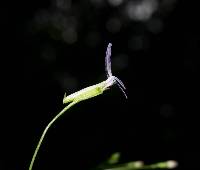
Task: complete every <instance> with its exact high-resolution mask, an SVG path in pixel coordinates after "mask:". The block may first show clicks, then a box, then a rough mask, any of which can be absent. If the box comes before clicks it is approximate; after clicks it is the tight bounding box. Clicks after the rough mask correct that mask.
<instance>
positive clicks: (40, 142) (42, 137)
mask: <svg viewBox="0 0 200 170" xmlns="http://www.w3.org/2000/svg"><path fill="white" fill-rule="evenodd" d="M76 103H78V102H75V101H74V102H72V103H70V104H69V105H68V106H66V107H65V108H64V109H63V110H62V111H60V113H58V114H57V115H56V116H55V117H54V118H53V119H52V120H51V122H49V124H48V125H47V126H46V128H45V129H44V131H43V133H42V136H41V137H40V140H39V142H38V144H37V147H36V149H35V152H34V154H33V157H32V160H31V163H30V165H29V170H32V168H33V164H34V161H35V158H36V156H37V153H38V151H39V149H40V146H41V144H42V141H43V139H44V137H45V135H46V133H47V131H48V129H49V128H50V127H51V125H52V124H53V123H54V122H55V121H56V120H57V119H58V118H59V117H60V116H61V115H63V113H65V111H67V110H68V109H69V108H70V107H72V106H73V105H75V104H76Z"/></svg>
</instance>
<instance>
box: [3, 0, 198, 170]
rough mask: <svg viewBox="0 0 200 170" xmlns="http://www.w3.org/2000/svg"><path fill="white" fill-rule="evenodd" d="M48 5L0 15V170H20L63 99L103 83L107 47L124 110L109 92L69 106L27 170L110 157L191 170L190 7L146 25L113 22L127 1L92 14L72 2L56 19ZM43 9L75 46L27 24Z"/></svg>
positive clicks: (194, 127)
mask: <svg viewBox="0 0 200 170" xmlns="http://www.w3.org/2000/svg"><path fill="white" fill-rule="evenodd" d="M53 2H54V1H48V0H46V1H27V2H23V3H17V2H15V3H14V4H12V6H11V4H7V5H5V7H4V10H3V11H2V15H1V18H2V28H3V31H2V37H5V40H4V39H2V42H3V44H4V45H5V48H3V50H2V52H1V56H2V59H6V61H8V62H7V63H8V64H9V65H8V66H7V67H6V68H5V69H3V74H4V73H5V74H4V77H5V78H6V81H4V82H6V83H5V84H6V87H8V88H5V89H8V90H4V89H3V91H4V92H6V97H5V98H3V97H2V98H3V100H4V101H5V102H6V105H5V109H6V110H4V109H3V108H2V111H1V119H0V120H1V151H0V169H1V170H10V169H13V170H14V169H15V170H18V169H19V170H21V169H28V166H29V163H30V160H31V157H32V154H33V151H34V149H35V147H36V144H37V142H38V140H39V137H40V135H41V133H42V131H43V129H44V128H45V126H46V125H47V123H48V122H49V121H50V120H51V119H52V118H53V117H54V116H55V115H56V113H58V112H59V111H60V110H61V109H62V108H63V107H64V106H63V104H62V98H63V95H64V92H66V93H67V94H70V93H72V92H75V91H77V90H79V89H82V88H84V87H87V86H90V85H93V84H95V83H98V82H101V81H103V80H105V79H106V76H105V71H104V57H105V50H106V46H107V44H108V43H109V42H112V44H113V46H112V63H113V65H112V70H113V74H114V75H115V76H117V77H119V78H120V79H121V80H122V81H123V82H124V84H125V86H126V87H127V90H126V93H127V96H128V100H126V99H125V97H124V96H123V94H122V93H121V92H120V90H119V89H118V88H117V87H116V86H114V87H113V88H111V89H110V90H109V91H106V92H105V93H104V94H103V95H100V96H98V97H96V98H93V99H90V100H87V101H83V102H81V103H79V104H77V105H76V106H75V107H73V108H72V109H71V110H69V111H68V112H66V114H65V115H64V116H63V117H62V118H61V119H59V120H58V121H57V122H56V123H55V124H54V126H53V127H52V128H51V129H50V130H49V132H48V133H47V136H46V138H45V140H44V143H43V145H42V146H41V149H40V151H39V153H38V157H37V159H36V162H35V164H34V168H33V169H81V170H83V169H91V168H93V167H96V166H97V165H98V164H99V163H101V162H102V161H104V160H106V159H107V158H108V157H109V156H110V155H111V154H112V153H113V152H116V151H118V152H120V153H121V156H122V158H121V162H128V161H134V160H143V161H145V163H154V162H158V161H165V160H171V159H173V160H177V161H178V162H179V168H180V169H184V168H193V169H194V168H195V169H197V168H198V167H199V163H198V155H199V150H198V149H199V141H198V136H199V130H198V124H199V120H198V114H199V102H198V98H199V74H198V70H199V61H198V58H199V26H198V22H199V17H198V5H197V3H195V1H191V2H189V1H181V2H179V1H177V2H176V3H175V4H173V8H172V7H171V8H170V7H168V6H166V7H159V8H158V10H157V11H155V13H154V14H153V15H152V17H151V18H149V19H148V20H145V21H137V20H131V19H129V18H128V17H127V16H126V15H125V14H124V13H123V12H122V11H123V9H124V6H125V5H126V4H127V3H128V2H129V1H125V2H123V4H121V5H120V6H118V7H114V6H112V5H111V4H109V3H108V2H107V1H105V2H104V3H103V5H96V6H95V5H94V4H92V3H91V2H90V1H73V2H72V7H73V10H71V12H69V13H65V12H64V14H63V13H62V10H61V9H60V8H58V9H56V7H55V4H54V3H53ZM94 2H98V1H94ZM159 2H161V1H159ZM168 8H169V9H170V10H168ZM44 9H45V10H46V11H48V14H49V16H48V18H52V17H53V16H54V15H52V14H53V13H54V12H55V11H59V12H60V11H61V13H62V17H63V16H64V18H65V16H68V15H72V16H75V18H76V21H77V23H76V24H77V25H76V30H77V39H75V40H74V42H69V41H65V40H64V38H63V37H62V34H61V32H62V31H63V30H65V29H63V28H61V29H58V28H59V23H60V22H62V21H59V22H58V28H56V26H55V25H56V24H55V23H53V21H48V22H47V23H43V21H41V22H39V23H38V22H36V21H37V19H35V18H37V17H36V16H37V15H39V16H41V14H40V12H41V10H44ZM163 11H164V12H163ZM57 15H58V14H57V13H56V12H55V16H57ZM112 16H115V17H116V18H120V21H121V24H122V26H121V27H120V30H118V31H116V32H112V31H109V30H108V29H107V28H106V26H105V25H106V22H107V20H108V19H109V18H112ZM62 17H61V18H62ZM151 19H157V20H158V21H159V22H160V23H161V24H162V26H161V28H160V27H158V28H157V27H153V26H154V25H153V24H152V23H151V22H150V21H151ZM157 20H156V21H157ZM56 21H57V20H56ZM153 21H154V20H153ZM53 24H55V25H53ZM148 24H149V25H150V28H149V26H148ZM152 25H153V26H152ZM151 26H152V27H153V28H152V27H151ZM151 28H152V29H151ZM152 30H153V31H152ZM94 32H95V36H93V37H92V38H91V37H90V36H89V35H90V33H94ZM87 35H88V37H89V38H88V37H87ZM92 35H93V34H92ZM135 37H136V38H135ZM137 38H138V39H139V41H136V40H137ZM134 40H135V41H134ZM139 42H140V43H141V44H139V45H138V43H139ZM137 45H138V46H137ZM3 47H4V46H3ZM122 63H123V64H122ZM121 65H122V66H121ZM2 68H3V67H2Z"/></svg>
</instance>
